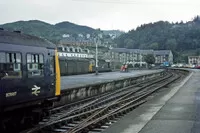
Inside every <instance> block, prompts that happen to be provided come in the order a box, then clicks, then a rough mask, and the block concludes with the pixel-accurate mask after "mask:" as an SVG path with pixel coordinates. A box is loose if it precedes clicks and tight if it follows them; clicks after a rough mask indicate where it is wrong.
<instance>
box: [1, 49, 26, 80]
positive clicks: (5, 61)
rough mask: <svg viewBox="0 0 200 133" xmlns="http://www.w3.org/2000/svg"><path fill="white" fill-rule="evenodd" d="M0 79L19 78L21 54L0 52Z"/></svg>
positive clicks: (20, 75)
mask: <svg viewBox="0 0 200 133" xmlns="http://www.w3.org/2000/svg"><path fill="white" fill-rule="evenodd" d="M0 71H1V78H21V77H22V71H21V54H20V53H4V52H0Z"/></svg>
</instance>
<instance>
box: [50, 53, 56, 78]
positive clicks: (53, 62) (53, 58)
mask: <svg viewBox="0 0 200 133" xmlns="http://www.w3.org/2000/svg"><path fill="white" fill-rule="evenodd" d="M54 68H55V56H50V71H51V75H54V74H55V69H54Z"/></svg>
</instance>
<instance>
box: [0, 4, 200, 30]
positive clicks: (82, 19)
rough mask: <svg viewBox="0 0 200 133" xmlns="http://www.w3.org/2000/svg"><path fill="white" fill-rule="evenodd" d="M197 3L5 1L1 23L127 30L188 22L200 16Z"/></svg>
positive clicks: (1, 8)
mask: <svg viewBox="0 0 200 133" xmlns="http://www.w3.org/2000/svg"><path fill="white" fill-rule="evenodd" d="M199 5H200V2H199V1H197V0H162V1H161V0H123V1H122V0H4V1H2V2H1V3H0V12H1V19H0V23H7V22H13V21H18V20H30V19H38V20H42V21H45V22H48V23H51V24H55V23H57V22H61V21H70V22H74V23H78V24H82V25H87V26H91V27H94V28H101V29H122V30H125V31H128V30H130V29H133V28H136V27H137V26H138V25H141V24H143V23H149V22H155V21H159V20H164V21H165V20H166V21H170V22H171V21H181V20H184V21H187V20H191V18H192V17H194V16H195V15H198V14H200V8H199Z"/></svg>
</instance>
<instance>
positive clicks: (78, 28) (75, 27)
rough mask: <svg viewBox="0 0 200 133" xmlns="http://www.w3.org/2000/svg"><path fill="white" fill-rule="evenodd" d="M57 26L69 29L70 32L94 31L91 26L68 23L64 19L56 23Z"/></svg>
mask: <svg viewBox="0 0 200 133" xmlns="http://www.w3.org/2000/svg"><path fill="white" fill-rule="evenodd" d="M55 26H56V27H57V28H61V29H63V30H65V29H66V30H68V31H71V32H74V31H76V32H78V33H82V34H83V33H84V34H85V33H93V32H94V31H95V29H93V28H91V27H88V26H81V25H76V24H74V23H70V22H68V21H65V22H61V23H57V24H56V25H55Z"/></svg>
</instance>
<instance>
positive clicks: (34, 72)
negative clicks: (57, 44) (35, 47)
mask: <svg viewBox="0 0 200 133" xmlns="http://www.w3.org/2000/svg"><path fill="white" fill-rule="evenodd" d="M27 70H28V77H33V76H44V56H43V55H42V54H27Z"/></svg>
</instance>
